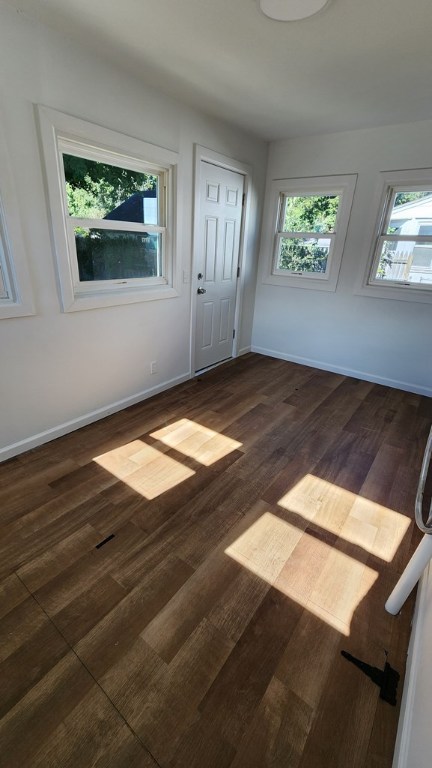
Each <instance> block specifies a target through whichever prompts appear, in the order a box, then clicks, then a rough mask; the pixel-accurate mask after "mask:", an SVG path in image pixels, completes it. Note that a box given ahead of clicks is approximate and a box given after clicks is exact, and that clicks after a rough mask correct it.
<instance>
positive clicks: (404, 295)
mask: <svg viewBox="0 0 432 768" xmlns="http://www.w3.org/2000/svg"><path fill="white" fill-rule="evenodd" d="M354 293H355V294H356V295H357V296H369V297H370V298H372V299H393V300H396V301H411V302H419V303H421V304H432V289H431V290H419V289H416V288H411V287H410V286H408V285H400V286H397V285H394V284H392V285H376V284H370V283H367V284H366V285H362V286H359V287H357V288H356V290H355V291H354Z"/></svg>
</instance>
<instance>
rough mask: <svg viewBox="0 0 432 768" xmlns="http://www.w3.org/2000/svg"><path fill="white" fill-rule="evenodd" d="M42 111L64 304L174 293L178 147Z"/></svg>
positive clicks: (73, 307) (87, 306) (103, 302)
mask: <svg viewBox="0 0 432 768" xmlns="http://www.w3.org/2000/svg"><path fill="white" fill-rule="evenodd" d="M40 119H41V130H42V139H43V144H44V152H45V160H46V170H47V180H48V190H49V202H50V208H51V216H52V225H53V234H54V244H55V250H56V256H57V263H58V268H59V278H60V286H61V296H62V303H63V308H64V310H65V311H71V310H72V311H75V310H79V309H90V308H93V307H98V306H108V305H113V304H121V303H129V302H135V301H145V300H147V299H155V298H165V297H168V296H175V295H177V291H176V290H175V283H176V270H175V264H174V256H175V252H174V250H175V249H174V199H173V198H174V183H175V178H174V176H175V166H176V163H177V155H176V154H175V153H173V152H170V151H168V150H164V149H162V148H159V147H155V146H153V145H149V144H146V143H144V142H141V141H138V140H136V139H132V138H129V137H125V136H123V135H121V134H117V133H115V132H113V131H109V130H107V129H103V128H99V127H98V126H95V125H92V124H90V123H86V122H84V121H81V120H77V119H76V118H70V117H68V116H67V115H62V114H60V113H57V112H54V111H53V110H47V109H45V108H41V109H40ZM53 128H54V130H52V129H53Z"/></svg>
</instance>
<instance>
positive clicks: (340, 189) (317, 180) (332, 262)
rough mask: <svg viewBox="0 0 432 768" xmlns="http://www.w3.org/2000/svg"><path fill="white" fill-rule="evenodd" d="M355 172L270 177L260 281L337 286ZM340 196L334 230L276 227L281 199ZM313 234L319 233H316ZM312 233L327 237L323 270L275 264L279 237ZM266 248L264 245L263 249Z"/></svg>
mask: <svg viewBox="0 0 432 768" xmlns="http://www.w3.org/2000/svg"><path fill="white" fill-rule="evenodd" d="M356 181H357V175H356V174H344V175H337V176H314V177H302V178H292V179H274V180H273V181H272V182H271V187H270V195H269V199H268V208H267V216H266V226H265V228H264V232H263V242H264V243H265V244H266V246H267V244H268V243H269V242H271V243H272V247H271V249H270V252H268V251H267V258H266V260H265V266H264V274H263V282H264V283H268V284H270V285H284V286H289V287H295V288H309V289H313V290H324V291H333V292H334V291H335V290H336V287H337V282H338V277H339V271H340V266H341V261H342V254H343V249H344V245H345V240H346V234H347V229H348V222H349V217H350V212H351V207H352V202H353V197H354V191H355V187H356ZM309 195H311V196H312V195H314V196H327V195H329V196H333V195H338V196H340V204H339V209H338V213H337V218H336V224H335V231H334V232H323V233H318V232H293V233H289V232H285V231H283V230H282V229H281V228H280V224H281V222H282V216H283V211H284V205H283V201H284V199H285V198H286V197H295V196H298V197H306V196H309ZM317 236H321V238H320V237H317ZM284 237H285V238H287V239H288V238H289V239H293V238H298V239H300V238H302V237H315V238H316V239H326V240H330V241H331V243H330V248H329V254H328V257H327V264H326V271H325V272H322V273H318V272H289V271H287V270H283V269H278V268H277V259H278V256H279V243H280V241H281V239H283V238H284ZM266 250H267V249H266Z"/></svg>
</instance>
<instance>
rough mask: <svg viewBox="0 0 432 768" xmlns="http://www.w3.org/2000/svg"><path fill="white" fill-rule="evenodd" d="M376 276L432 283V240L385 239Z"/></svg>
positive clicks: (384, 278) (377, 277)
mask: <svg viewBox="0 0 432 768" xmlns="http://www.w3.org/2000/svg"><path fill="white" fill-rule="evenodd" d="M375 278H376V279H379V280H400V281H401V282H410V283H424V284H430V283H432V241H431V242H430V243H425V242H420V243H419V242H415V241H413V242H407V241H399V242H398V241H394V240H384V242H383V244H382V248H381V255H380V260H379V264H378V268H377V271H376V275H375Z"/></svg>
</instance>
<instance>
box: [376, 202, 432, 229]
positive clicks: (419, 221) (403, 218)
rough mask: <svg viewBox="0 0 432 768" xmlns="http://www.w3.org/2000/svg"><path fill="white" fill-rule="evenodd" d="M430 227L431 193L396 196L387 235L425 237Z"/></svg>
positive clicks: (431, 219)
mask: <svg viewBox="0 0 432 768" xmlns="http://www.w3.org/2000/svg"><path fill="white" fill-rule="evenodd" d="M431 226H432V191H430V192H398V193H397V194H396V196H395V198H394V203H393V207H392V211H391V214H390V221H389V223H388V227H387V234H388V235H395V234H397V235H418V234H422V235H423V234H424V235H427V234H429V233H430V231H431ZM423 228H426V230H424V229H423ZM420 230H423V231H420Z"/></svg>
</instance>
